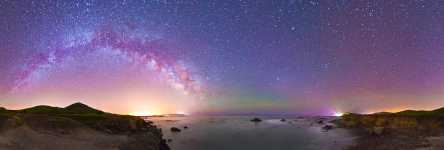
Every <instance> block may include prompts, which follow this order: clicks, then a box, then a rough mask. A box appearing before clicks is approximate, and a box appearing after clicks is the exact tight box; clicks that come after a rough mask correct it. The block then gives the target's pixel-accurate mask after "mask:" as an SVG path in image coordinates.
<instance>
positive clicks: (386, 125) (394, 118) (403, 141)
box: [335, 108, 444, 150]
mask: <svg viewBox="0 0 444 150" xmlns="http://www.w3.org/2000/svg"><path fill="white" fill-rule="evenodd" d="M335 123H336V124H337V125H338V126H339V127H343V128H348V129H353V130H354V131H355V132H356V133H357V134H359V135H361V136H360V138H358V140H357V144H356V145H355V146H352V147H350V149H351V150H355V149H356V150H357V149H359V150H367V149H368V150H370V149H372V150H373V149H384V150H398V149H399V150H401V149H402V150H418V149H432V150H433V149H444V145H442V144H440V143H443V142H444V108H441V109H436V110H432V111H414V110H406V111H401V112H397V113H387V112H382V113H375V114H366V115H364V114H352V113H349V114H345V115H343V116H342V117H341V118H340V119H339V120H336V121H335Z"/></svg>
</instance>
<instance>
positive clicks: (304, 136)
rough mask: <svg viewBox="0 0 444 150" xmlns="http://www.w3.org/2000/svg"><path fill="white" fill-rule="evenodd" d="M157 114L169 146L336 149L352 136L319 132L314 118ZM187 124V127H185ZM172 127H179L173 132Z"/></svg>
mask: <svg viewBox="0 0 444 150" xmlns="http://www.w3.org/2000/svg"><path fill="white" fill-rule="evenodd" d="M251 118H252V117H231V116H230V117H159V118H150V119H149V120H151V121H153V122H154V123H155V124H156V125H158V126H159V127H161V128H162V130H163V133H164V137H165V139H172V142H170V143H169V145H170V146H171V148H172V150H337V149H343V148H344V147H345V146H347V145H349V144H351V143H352V140H353V138H354V137H352V135H351V134H350V133H349V132H348V131H347V130H344V129H334V130H330V131H328V132H322V130H321V127H322V126H321V125H318V124H317V123H316V121H315V120H316V118H304V119H301V118H299V119H296V118H294V119H292V118H287V120H286V121H285V122H282V121H281V120H280V118H273V117H268V118H262V119H263V121H262V122H260V123H253V122H250V121H249V120H250V119H251ZM184 126H188V127H189V128H188V129H184V128H183V127H184ZM171 127H178V128H181V129H182V132H180V133H172V132H171V131H170V128H171Z"/></svg>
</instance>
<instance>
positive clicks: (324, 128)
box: [322, 125, 333, 132]
mask: <svg viewBox="0 0 444 150" xmlns="http://www.w3.org/2000/svg"><path fill="white" fill-rule="evenodd" d="M331 129H333V126H332V125H325V126H323V127H322V130H324V131H325V132H327V131H328V130H331Z"/></svg>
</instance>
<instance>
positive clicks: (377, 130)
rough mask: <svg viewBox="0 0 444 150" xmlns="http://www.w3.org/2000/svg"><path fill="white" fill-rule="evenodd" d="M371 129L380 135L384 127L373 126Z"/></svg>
mask: <svg viewBox="0 0 444 150" xmlns="http://www.w3.org/2000/svg"><path fill="white" fill-rule="evenodd" d="M372 131H373V132H372V133H373V134H375V135H382V134H383V133H384V127H373V130H372Z"/></svg>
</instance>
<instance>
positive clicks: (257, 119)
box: [250, 118, 262, 123]
mask: <svg viewBox="0 0 444 150" xmlns="http://www.w3.org/2000/svg"><path fill="white" fill-rule="evenodd" d="M250 121H251V122H255V123H258V122H261V121H262V119H260V118H253V119H251V120H250Z"/></svg>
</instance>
